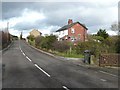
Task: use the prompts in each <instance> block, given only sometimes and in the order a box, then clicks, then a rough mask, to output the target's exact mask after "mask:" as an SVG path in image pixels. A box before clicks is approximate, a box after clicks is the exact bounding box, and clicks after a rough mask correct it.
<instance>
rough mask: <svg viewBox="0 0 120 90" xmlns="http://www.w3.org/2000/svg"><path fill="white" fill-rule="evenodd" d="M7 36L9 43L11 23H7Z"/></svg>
mask: <svg viewBox="0 0 120 90" xmlns="http://www.w3.org/2000/svg"><path fill="white" fill-rule="evenodd" d="M6 34H7V43H8V42H9V35H8V34H9V22H7V32H6Z"/></svg>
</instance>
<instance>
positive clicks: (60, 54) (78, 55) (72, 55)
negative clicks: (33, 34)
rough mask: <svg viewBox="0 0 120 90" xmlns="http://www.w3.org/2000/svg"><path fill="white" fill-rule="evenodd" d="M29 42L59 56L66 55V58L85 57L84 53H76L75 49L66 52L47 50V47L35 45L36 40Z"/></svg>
mask: <svg viewBox="0 0 120 90" xmlns="http://www.w3.org/2000/svg"><path fill="white" fill-rule="evenodd" d="M28 43H29V44H30V45H32V46H34V47H35V48H37V49H40V50H43V51H45V52H49V53H51V54H54V55H57V56H62V57H66V58H84V55H82V54H76V53H75V52H74V51H71V52H70V51H65V52H58V51H55V50H51V49H49V50H47V49H46V48H41V47H40V46H36V45H35V41H34V40H33V41H31V40H29V41H28Z"/></svg>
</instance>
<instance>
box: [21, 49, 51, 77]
mask: <svg viewBox="0 0 120 90" xmlns="http://www.w3.org/2000/svg"><path fill="white" fill-rule="evenodd" d="M20 51H21V52H22V54H23V55H24V56H25V57H26V58H27V59H28V60H29V61H30V62H31V61H32V60H31V59H30V58H29V57H27V56H26V55H25V53H24V52H23V51H22V49H21V48H20ZM34 65H35V67H37V68H38V69H39V70H41V71H42V72H43V73H44V74H46V75H47V76H48V77H50V75H49V74H48V73H47V72H45V71H44V70H43V69H42V68H40V67H39V66H38V65H37V64H34Z"/></svg>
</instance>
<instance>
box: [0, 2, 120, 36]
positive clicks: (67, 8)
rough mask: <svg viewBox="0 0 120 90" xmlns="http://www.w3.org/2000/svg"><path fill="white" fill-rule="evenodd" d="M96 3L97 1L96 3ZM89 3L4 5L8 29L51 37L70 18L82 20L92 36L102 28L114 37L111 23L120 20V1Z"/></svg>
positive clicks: (2, 23)
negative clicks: (34, 31)
mask: <svg viewBox="0 0 120 90" xmlns="http://www.w3.org/2000/svg"><path fill="white" fill-rule="evenodd" d="M93 1H94V2H93ZM93 1H92V0H91V1H90V0H85V2H83V1H82V0H81V1H80V0H79V1H75V2H68V1H66V2H55V1H52V2H2V20H0V26H2V28H5V27H6V26H7V22H9V32H10V33H11V34H13V35H18V36H19V34H20V33H21V32H23V35H24V37H26V36H27V35H28V34H29V32H30V31H31V30H32V29H38V30H39V31H41V32H42V33H43V34H50V33H52V32H53V31H56V30H57V29H59V28H60V27H62V26H64V25H66V24H67V22H68V19H73V22H76V21H79V22H80V23H83V24H85V25H86V27H87V28H88V33H96V32H97V31H98V30H99V29H100V28H102V29H106V30H107V32H108V33H109V34H111V35H114V34H116V33H115V32H113V31H111V30H110V26H111V24H113V23H115V22H117V21H118V1H119V0H103V1H101V0H96V1H95V0H93Z"/></svg>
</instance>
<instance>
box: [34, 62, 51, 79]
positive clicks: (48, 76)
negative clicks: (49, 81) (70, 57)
mask: <svg viewBox="0 0 120 90" xmlns="http://www.w3.org/2000/svg"><path fill="white" fill-rule="evenodd" d="M34 65H35V66H36V67H37V68H38V69H40V70H41V71H42V72H43V73H44V74H46V75H47V76H48V77H50V75H49V74H48V73H47V72H45V71H44V70H43V69H42V68H40V67H39V66H38V65H37V64H34Z"/></svg>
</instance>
